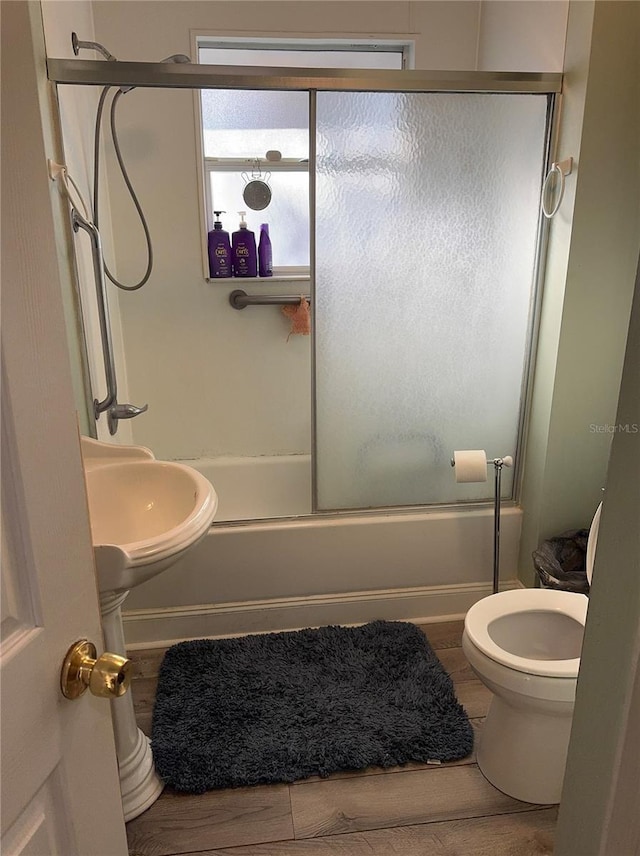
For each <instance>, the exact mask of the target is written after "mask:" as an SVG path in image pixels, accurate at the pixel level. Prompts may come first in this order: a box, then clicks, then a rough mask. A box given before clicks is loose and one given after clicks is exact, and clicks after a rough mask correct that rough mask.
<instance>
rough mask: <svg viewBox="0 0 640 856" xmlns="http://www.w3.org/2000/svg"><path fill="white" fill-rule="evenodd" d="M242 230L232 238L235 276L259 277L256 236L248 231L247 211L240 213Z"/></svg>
mask: <svg viewBox="0 0 640 856" xmlns="http://www.w3.org/2000/svg"><path fill="white" fill-rule="evenodd" d="M238 214H239V215H240V228H239V229H238V231H237V232H234V233H233V235H232V236H231V254H232V257H233V275H234V276H258V253H257V251H256V236H255V235H254V234H253V232H251V231H250V230H249V229H247V224H246V221H245V219H244V218H245V216H246V214H247V212H246V211H238Z"/></svg>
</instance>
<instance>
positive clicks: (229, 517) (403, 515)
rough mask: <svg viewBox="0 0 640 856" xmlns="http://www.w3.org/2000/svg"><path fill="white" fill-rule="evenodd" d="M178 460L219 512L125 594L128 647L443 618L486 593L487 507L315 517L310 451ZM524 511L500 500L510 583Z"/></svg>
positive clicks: (503, 565)
mask: <svg viewBox="0 0 640 856" xmlns="http://www.w3.org/2000/svg"><path fill="white" fill-rule="evenodd" d="M182 463H186V464H188V465H189V466H192V467H194V468H195V469H197V470H198V471H199V472H201V473H202V474H203V475H205V476H206V478H208V479H209V480H210V481H211V483H212V484H213V485H214V487H215V488H216V491H217V493H218V496H219V510H218V513H217V515H216V518H215V520H214V523H213V525H212V527H211V529H210V531H209V533H208V534H207V536H206V537H205V538H204V539H203V540H202V541H201V542H200V543H199V544H198V545H197V546H196V547H195V548H194V549H193V550H192V551H191V552H190V554H188V555H187V556H186V557H185V558H184V559H183V560H182V561H181V562H180V563H178V564H176V565H175V566H174V567H172V568H170V569H168V570H167V571H165V572H164V573H163V574H160V575H159V576H157V577H155V578H154V579H152V580H150V581H149V582H147V583H144V584H143V585H141V586H138V587H137V588H135V589H133V590H132V591H131V593H130V594H129V597H128V599H127V611H126V613H125V615H124V627H125V636H126V640H127V644H128V645H129V647H131V648H135V647H146V646H154V645H164V644H168V643H170V642H172V641H175V640H178V639H190V638H197V637H204V636H225V635H237V634H242V633H251V632H266V631H274V630H288V629H296V628H299V627H308V626H319V625H322V624H333V623H336V624H337V623H340V624H355V623H360V622H363V621H370V620H373V619H375V618H385V619H389V620H403V619H406V620H424V621H431V620H440V619H443V618H445V617H449V616H460V615H463V614H464V613H465V612H466V610H467V609H468V608H469V607H470V606H471V605H472V604H473V603H475V602H476V601H477V600H479V599H480V598H481V597H484V596H486V595H487V594H490V593H491V580H492V569H493V506H492V504H474V505H462V504H461V505H459V506H441V507H438V506H431V507H424V508H420V509H402V510H381V511H367V512H348V513H339V514H319V515H311V513H310V512H311V477H310V470H311V465H310V458H309V456H308V455H288V456H279V457H258V458H210V459H200V460H185V461H182ZM270 515H271V519H264V518H266V517H269V516H270ZM521 518H522V512H521V509H520V508H518V507H517V506H515V505H514V504H513V503H504V504H503V510H502V519H501V562H500V569H501V580H502V584H503V586H504V587H506V588H510V587H513V586H515V585H518V583H517V582H516V576H517V574H516V569H517V558H518V547H519V540H520V527H521Z"/></svg>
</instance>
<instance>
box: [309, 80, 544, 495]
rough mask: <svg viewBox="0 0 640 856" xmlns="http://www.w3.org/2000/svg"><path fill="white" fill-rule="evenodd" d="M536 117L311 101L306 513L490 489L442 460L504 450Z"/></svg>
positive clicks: (520, 357) (532, 208)
mask: <svg viewBox="0 0 640 856" xmlns="http://www.w3.org/2000/svg"><path fill="white" fill-rule="evenodd" d="M548 112H549V111H548V97H547V96H546V95H522V94H484V93H483V94H468V93H465V94H462V93H433V94H431V93H381V92H374V93H367V92H319V93H318V94H317V104H316V148H317V151H316V205H315V217H316V276H315V346H316V356H315V385H316V411H315V412H316V416H315V467H316V473H315V483H316V504H317V508H318V509H320V510H328V509H346V508H367V507H381V506H397V505H414V504H427V503H444V502H452V501H458V500H474V499H483V498H486V497H488V496H490V495H491V491H492V486H491V484H490V483H488V484H486V485H485V484H479V485H477V484H466V485H457V484H456V483H455V480H454V478H453V473H452V470H451V466H450V458H451V456H452V453H453V451H454V449H480V448H484V449H486V451H487V453H488V454H489V455H490V456H492V457H493V456H496V455H506V454H511V455H513V454H514V452H515V451H516V443H517V437H518V425H519V419H520V414H521V397H522V391H523V376H524V369H525V366H526V358H527V352H528V347H529V340H530V326H531V307H532V297H533V292H534V279H535V275H534V274H535V266H536V255H537V246H538V230H539V197H540V188H541V182H542V177H543V168H544V164H545V157H546V148H547V117H548ZM512 472H513V471H505V472H504V482H503V484H504V491H505V494H506V495H510V493H511V479H512Z"/></svg>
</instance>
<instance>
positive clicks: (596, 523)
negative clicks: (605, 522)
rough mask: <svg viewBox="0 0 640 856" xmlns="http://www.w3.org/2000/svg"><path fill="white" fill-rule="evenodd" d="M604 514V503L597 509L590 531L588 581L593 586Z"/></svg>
mask: <svg viewBox="0 0 640 856" xmlns="http://www.w3.org/2000/svg"><path fill="white" fill-rule="evenodd" d="M601 512H602V503H600V505H599V506H598V507H597V508H596V513H595V514H594V515H593V520H592V521H591V528H590V529H589V540H588V541H587V580H588V581H589V585H591V578H592V577H593V563H594V561H595V558H596V544H597V543H598V530H599V529H600V514H601Z"/></svg>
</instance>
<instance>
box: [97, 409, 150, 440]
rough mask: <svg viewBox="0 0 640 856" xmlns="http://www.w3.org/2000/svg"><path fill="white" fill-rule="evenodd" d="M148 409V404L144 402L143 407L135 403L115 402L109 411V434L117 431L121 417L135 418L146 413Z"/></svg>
mask: <svg viewBox="0 0 640 856" xmlns="http://www.w3.org/2000/svg"><path fill="white" fill-rule="evenodd" d="M148 409H149V405H148V404H143V405H142V407H136V405H135V404H114V405H113V406H112V407H110V408H109V410H108V411H107V425H108V426H109V434H111V435H113V434H115V433H116V431H117V430H118V421H119V420H120V419H133V417H134V416H140V414H141V413H145V412H146V411H147V410H148Z"/></svg>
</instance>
